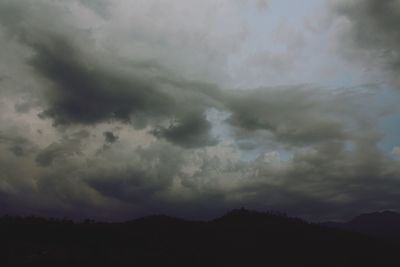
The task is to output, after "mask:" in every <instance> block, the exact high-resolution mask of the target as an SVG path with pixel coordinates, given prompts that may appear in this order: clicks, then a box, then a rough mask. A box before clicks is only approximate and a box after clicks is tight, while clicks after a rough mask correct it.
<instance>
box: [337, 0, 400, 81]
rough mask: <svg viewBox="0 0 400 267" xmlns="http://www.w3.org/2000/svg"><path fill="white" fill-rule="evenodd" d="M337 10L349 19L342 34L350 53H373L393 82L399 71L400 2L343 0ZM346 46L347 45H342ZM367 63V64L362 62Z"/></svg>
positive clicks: (361, 55) (394, 0)
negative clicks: (347, 30) (346, 27)
mask: <svg viewBox="0 0 400 267" xmlns="http://www.w3.org/2000/svg"><path fill="white" fill-rule="evenodd" d="M336 11H337V12H338V13H339V14H340V15H342V16H345V17H346V18H347V19H348V20H349V21H350V22H351V30H350V32H347V34H345V35H344V36H343V43H344V44H347V45H348V46H350V49H352V51H350V52H349V51H348V52H347V53H352V57H357V56H359V57H363V56H364V57H371V56H372V57H373V60H375V61H377V62H382V63H383V65H384V69H385V70H386V71H388V72H389V73H390V75H391V76H392V78H393V80H394V82H395V84H396V85H399V84H400V80H399V79H398V76H399V73H400V31H399V25H400V4H399V1H398V0H387V1H379V0H356V1H350V2H343V3H341V4H340V5H338V6H337V7H336ZM344 48H345V49H346V47H344ZM364 67H368V66H364Z"/></svg>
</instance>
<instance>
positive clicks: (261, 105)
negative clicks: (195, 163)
mask: <svg viewBox="0 0 400 267" xmlns="http://www.w3.org/2000/svg"><path fill="white" fill-rule="evenodd" d="M228 99H229V98H228ZM227 105H228V107H229V109H230V111H231V112H232V116H231V117H230V118H229V119H228V122H229V123H230V124H232V125H233V126H236V127H238V129H239V130H241V129H243V130H246V131H257V130H265V131H268V132H270V133H272V134H273V136H274V137H275V138H276V140H277V141H279V142H283V143H291V144H300V145H304V144H313V143H318V142H326V141H330V140H342V139H346V138H347V137H348V136H347V133H346V122H345V121H343V120H342V119H340V118H341V116H338V114H339V113H340V112H341V111H340V108H339V107H338V100H337V99H336V98H335V96H333V95H331V94H329V93H324V92H322V91H320V90H314V89H310V88H307V87H292V88H291V87H287V88H268V89H267V88H266V89H257V90H250V91H249V90H247V91H242V92H236V94H234V95H233V97H232V98H230V99H229V100H228V104H227Z"/></svg>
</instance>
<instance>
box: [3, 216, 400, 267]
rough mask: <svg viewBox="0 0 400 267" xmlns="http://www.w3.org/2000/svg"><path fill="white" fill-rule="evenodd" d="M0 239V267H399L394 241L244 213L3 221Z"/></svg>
mask: <svg viewBox="0 0 400 267" xmlns="http://www.w3.org/2000/svg"><path fill="white" fill-rule="evenodd" d="M342 228H343V227H342ZM0 236H1V243H0V256H1V258H0V260H1V262H0V266H274V267H276V266H296V267H298V266H327V267H329V266H332V267H334V266H360V267H361V266H362V267H366V266H379V267H382V266H400V258H399V257H398V256H397V254H398V251H399V248H400V246H399V244H400V243H399V241H398V240H396V239H393V240H390V239H383V238H382V239H381V238H378V237H376V236H368V235H365V234H363V233H357V232H351V231H349V229H335V228H332V225H329V226H323V225H317V224H309V223H306V222H304V221H302V220H299V219H294V218H289V217H287V216H285V215H282V214H276V213H258V212H253V211H248V210H244V209H240V210H233V211H231V212H229V213H227V214H226V215H224V216H222V217H220V218H218V219H215V220H212V221H209V222H191V221H185V220H181V219H177V218H171V217H167V216H161V215H160V216H149V217H144V218H141V219H137V220H134V221H129V222H125V223H96V222H92V221H86V222H84V223H74V222H72V221H66V220H50V219H41V218H35V217H26V218H19V217H2V218H1V219H0Z"/></svg>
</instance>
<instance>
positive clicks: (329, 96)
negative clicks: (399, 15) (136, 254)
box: [0, 0, 400, 219]
mask: <svg viewBox="0 0 400 267" xmlns="http://www.w3.org/2000/svg"><path fill="white" fill-rule="evenodd" d="M78 2H81V3H83V4H84V5H85V6H89V8H90V9H93V10H95V12H97V13H98V14H100V15H101V16H100V18H99V17H96V20H97V19H98V20H100V21H101V23H99V24H96V25H97V26H98V27H100V28H101V26H99V25H103V24H102V23H104V24H107V23H111V22H110V19H111V18H110V17H109V16H112V12H111V13H109V12H108V9H107V8H106V7H105V6H107V5H105V6H104V5H103V4H98V2H97V1H86V0H85V1H83V0H82V1H78ZM258 2H259V3H260V5H261V6H264V3H265V1H258ZM99 3H104V2H103V1H101V2H99ZM373 3H377V2H372V1H365V2H363V3H361V1H360V2H359V1H356V2H353V3H352V4H351V5H347V6H346V7H345V8H344V9H342V10H340V12H342V13H341V14H346V16H349V18H350V21H352V23H353V28H352V33H353V34H355V35H351V36H353V37H354V36H357V34H358V35H360V36H359V37H357V38H356V39H353V45H364V46H363V49H366V50H368V51H370V50H374V49H380V48H379V47H381V46H382V47H387V48H388V49H390V50H391V51H392V52H390V53H395V52H394V51H396V50H395V49H396V48H395V45H396V42H395V41H396V40H397V39H396V38H397V35H396V34H395V29H394V28H393V29H391V26H392V23H395V22H396V19H395V18H394V17H393V16H394V15H393V16H392V17H393V18H392V19H389V18H381V17H382V16H383V15H381V14H380V13H379V12H378V10H375V9H373V8H372V4H373ZM388 3H394V2H392V1H388V2H387V3H385V4H383V5H382V6H380V7H379V8H380V9H381V10H382V12H389V10H387V9H388V6H387V5H389V4H388ZM369 5H371V6H369ZM356 7H357V8H356ZM75 8H83V7H82V6H80V5H78V6H77V7H76V6H75ZM377 9H378V8H377ZM393 9H394V8H393ZM80 11H82V12H83V11H85V12H86V11H87V10H86V9H80ZM352 12H353V13H352ZM368 12H378V13H376V14H375V13H373V14H372V13H371V14H370V13H368ZM390 12H392V13H393V12H395V9H394V10H393V11H390ZM0 13H1V15H0V23H1V25H2V26H1V28H0V39H1V38H9V39H10V40H11V41H10V42H11V43H12V44H14V42H15V43H17V44H18V45H19V46H21V47H24V49H22V48H21V47H19V48H18V49H16V50H15V52H16V53H13V55H14V56H15V57H19V58H18V60H15V63H13V64H15V65H18V64H21V65H22V66H23V67H22V66H20V65H18V67H15V68H13V69H12V71H11V72H12V75H11V78H7V79H5V80H4V81H2V82H1V84H0V85H1V86H2V87H1V89H2V91H1V93H2V99H0V102H1V105H0V111H1V112H0V123H1V126H2V128H4V133H3V131H2V133H1V135H0V168H1V169H2V173H1V174H0V199H1V200H4V201H3V202H2V203H4V205H3V207H1V208H0V212H1V211H4V212H9V211H13V210H14V211H16V212H27V211H32V212H37V213H39V214H53V215H54V214H60V215H61V216H64V215H65V214H68V215H71V216H77V217H79V216H85V217H86V216H93V217H103V218H106V219H110V218H116V217H120V218H127V217H129V216H138V215H141V214H146V213H149V212H168V211H170V212H173V213H175V214H179V215H187V216H204V217H208V216H211V215H217V213H218V212H223V211H224V210H225V209H228V208H234V207H238V206H248V207H251V208H258V209H281V210H283V211H287V212H290V213H291V214H294V215H301V216H308V217H310V218H311V217H312V218H338V217H340V216H342V215H347V214H349V215H351V214H355V213H358V212H359V211H364V210H367V209H371V210H376V209H381V208H390V209H398V204H397V203H398V202H399V200H400V197H399V195H398V193H397V192H398V188H399V186H400V185H399V181H398V177H400V173H399V170H400V168H399V162H398V161H396V160H394V159H391V158H390V157H389V156H387V155H386V154H385V152H384V151H382V150H381V148H380V141H381V140H382V135H383V133H382V132H381V130H379V129H378V127H377V125H378V122H379V119H380V118H381V116H382V114H384V113H385V112H386V113H387V110H385V112H383V111H382V110H380V109H378V108H376V107H375V106H371V105H370V103H371V102H374V101H376V100H373V99H372V98H370V97H369V95H370V94H372V95H374V94H375V92H376V91H378V90H376V91H373V90H372V89H371V92H364V91H362V90H361V88H360V90H358V93H357V94H351V93H341V92H338V91H335V92H333V91H329V90H326V89H325V88H319V87H317V86H311V85H298V86H281V87H267V86H266V87H262V88H258V89H246V90H228V89H220V87H219V86H217V85H215V84H212V83H209V82H207V81H206V80H207V79H206V78H204V79H198V80H193V79H191V78H188V77H187V76H186V75H184V74H186V73H185V72H182V73H181V72H178V71H177V69H179V68H177V67H176V66H175V65H177V63H176V62H175V61H171V60H166V59H168V57H161V56H160V57H159V58H157V57H155V58H149V59H148V60H147V59H145V60H143V58H140V59H139V58H136V55H137V54H140V52H141V50H140V49H139V50H138V51H136V50H135V51H133V52H135V53H133V52H132V54H129V53H127V55H126V56H125V54H124V53H125V52H126V51H125V50H121V51H123V52H121V51H120V50H117V51H116V50H112V49H110V47H109V46H107V45H105V44H104V42H103V41H104V40H103V39H102V38H104V36H103V35H107V34H110V33H107V32H106V31H107V27H105V28H102V29H101V30H99V31H100V33H99V31H96V29H94V28H92V27H84V26H85V25H86V24H85V23H83V22H75V19H76V18H75V17H74V11H73V8H72V7H71V6H70V5H69V4H68V1H45V0H40V1H38V2H35V4H32V3H27V2H25V1H3V2H2V3H1V4H0ZM91 14H92V13H91ZM390 14H391V13H390ZM390 14H389V17H391V15H390ZM92 15H93V14H92ZM94 16H95V14H94ZM74 18H75V19H74ZM85 19H86V17H85ZM381 19H384V20H385V19H388V21H386V22H380V21H381ZM76 20H78V19H76ZM364 20H365V22H364ZM390 21H392V22H390ZM363 23H365V25H370V24H371V25H370V26H369V27H368V29H369V31H370V33H368V31H361V25H362V24H363ZM116 27H118V26H116ZM138 27H139V26H138ZM142 27H144V30H143V33H141V32H140V31H139V30H138V29H136V30H135V31H134V35H135V36H134V37H135V38H132V39H129V40H128V41H129V42H128V41H127V42H126V43H127V45H131V44H132V45H133V47H134V48H132V50H134V49H138V48H137V47H138V46H140V45H143V44H142V43H140V42H139V41H138V42H139V43H140V44H138V43H136V40H138V39H140V40H141V38H142V39H143V38H149V40H147V41H148V42H153V43H157V42H158V41H157V40H159V39H160V40H161V39H162V40H164V39H165V38H164V37H165V36H164V35H162V34H161V35H160V36H158V35H157V31H155V32H154V33H152V34H148V35H147V34H146V32H145V31H146V30H147V28H146V27H147V25H142ZM381 27H383V28H385V29H387V32H389V31H390V32H391V33H390V34H389V33H387V32H382V33H381V32H379V33H378V29H380V28H381ZM111 29H114V28H113V27H111ZM102 31H104V32H102ZM374 31H377V35H376V36H380V37H382V38H378V39H376V40H375V39H374V38H372V37H371V36H372V35H373V34H372V33H374ZM177 32H178V31H177ZM119 34H120V33H119ZM174 34H177V33H174ZM116 35H117V33H115V35H114V31H113V34H112V37H115V36H116ZM153 35H154V36H153ZM99 36H100V37H99ZM149 36H151V38H150V37H149ZM185 36H187V35H185ZM117 39H118V38H117ZM189 39H190V38H189ZM123 40H125V39H123ZM168 40H169V39H168ZM179 40H180V39H179ZM194 40H195V41H196V40H197V39H194ZM0 41H2V42H0V45H3V44H4V43H5V41H4V40H0ZM119 41H120V40H115V43H118V42H119ZM141 41H142V40H141ZM195 41H193V40H192V41H191V42H195ZM159 42H161V44H162V45H159V46H164V45H165V46H167V45H168V44H165V43H163V42H164V41H159ZM144 43H145V44H147V43H146V42H144ZM189 43H190V42H189ZM186 44H187V43H185V46H186ZM136 45H137V46H136ZM159 46H157V45H155V46H154V47H151V49H154V54H156V55H159V54H162V53H158V52H159V51H158V50H157V49H162V48H160V47H159ZM204 46H207V45H204ZM115 47H118V46H115ZM115 47H114V48H115ZM190 49H192V50H193V51H192V50H190ZM177 50H178V49H177ZM12 51H14V50H12ZM168 51H169V50H168ZM188 51H189V52H188ZM199 51H200V52H199ZM201 51H202V50H201V49H200V48H199V46H194V47H191V48H187V49H186V48H185V50H184V53H183V54H181V55H180V57H181V58H184V57H185V55H186V54H187V56H188V58H189V59H190V60H188V61H191V57H192V56H193V55H191V54H201ZM178 52H181V51H178ZM178 52H176V55H179V53H178ZM120 53H121V54H122V56H121V54H120ZM214 53H218V51H214ZM174 55H175V54H174ZM202 55H203V54H201V57H202ZM193 57H195V56H193ZM385 60H386V61H385V62H386V63H387V66H388V67H389V66H390V68H391V69H392V70H393V73H394V71H395V69H396V62H395V61H396V60H397V58H396V56H395V55H394V56H391V57H388V58H386V59H385ZM178 61H179V60H178ZM193 62H194V63H191V65H196V62H199V61H195V60H194V61H193ZM201 62H203V61H201ZM210 62H212V63H214V61H210ZM184 65H185V64H184ZM189 65H190V64H189ZM185 66H186V65H185ZM203 67H204V66H203ZM204 68H207V66H206V67H204ZM22 70H23V71H22ZM188 72H190V70H188ZM278 72H279V71H278ZM27 73H29V75H26V74H27ZM178 73H179V74H178ZM28 76H29V80H27V82H26V83H27V84H30V82H31V81H33V82H34V84H35V88H34V90H30V89H31V88H30V87H28V88H27V89H23V90H22V89H20V90H14V89H15V88H19V87H20V84H19V83H15V84H13V86H9V85H10V84H11V83H12V82H13V81H14V82H15V80H26V79H28V78H27V77H28ZM199 77H201V75H199ZM13 79H14V80H13ZM5 82H7V84H6V85H7V86H8V87H9V88H8V87H7V86H5V85H4V83H5ZM6 87H7V88H6ZM3 88H6V89H7V90H6V89H3ZM5 91H7V92H6V93H5ZM21 91H23V92H24V94H25V95H24V96H25V97H24V98H21V95H22V93H21ZM27 91H29V92H31V93H30V94H26V92H27ZM3 95H4V97H3ZM3 99H5V100H3ZM210 109H212V110H217V111H216V112H221V113H224V114H226V117H227V119H226V120H224V119H221V120H218V119H215V118H214V117H212V116H211V118H210V116H208V112H209V111H210ZM375 109H376V110H375ZM38 113H39V114H40V117H41V118H42V119H38V118H37V116H36V115H37V114H38ZM51 124H53V126H52V125H51ZM39 129H41V130H40V133H39V132H38V131H39ZM109 129H112V131H111V130H109ZM104 142H105V143H106V144H104ZM111 143H112V145H110V144H111Z"/></svg>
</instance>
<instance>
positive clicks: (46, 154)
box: [35, 131, 89, 167]
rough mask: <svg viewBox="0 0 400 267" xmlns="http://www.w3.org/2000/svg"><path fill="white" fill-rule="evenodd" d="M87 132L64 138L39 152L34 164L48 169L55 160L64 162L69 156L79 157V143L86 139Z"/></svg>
mask: <svg viewBox="0 0 400 267" xmlns="http://www.w3.org/2000/svg"><path fill="white" fill-rule="evenodd" d="M88 137H89V133H88V132H87V131H79V132H76V133H74V134H71V135H67V136H64V137H63V138H62V139H61V140H60V141H59V142H54V143H51V144H50V145H48V146H47V147H45V148H44V149H43V150H41V151H40V152H39V153H38V154H37V156H36V159H35V161H36V163H37V164H38V165H40V166H41V167H49V166H51V165H52V164H53V162H54V161H55V160H65V159H66V158H67V157H69V156H73V155H80V154H82V151H81V141H82V139H85V138H88Z"/></svg>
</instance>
